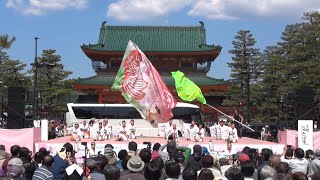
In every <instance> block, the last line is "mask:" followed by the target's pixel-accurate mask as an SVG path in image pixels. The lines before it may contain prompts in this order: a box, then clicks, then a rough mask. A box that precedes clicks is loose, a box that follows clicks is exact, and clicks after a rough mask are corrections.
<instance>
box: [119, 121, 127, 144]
mask: <svg viewBox="0 0 320 180" xmlns="http://www.w3.org/2000/svg"><path fill="white" fill-rule="evenodd" d="M128 138H129V129H128V127H127V125H126V121H122V125H121V128H120V132H119V135H118V138H117V140H116V141H127V140H128Z"/></svg>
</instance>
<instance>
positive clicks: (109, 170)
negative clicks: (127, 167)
mask: <svg viewBox="0 0 320 180" xmlns="http://www.w3.org/2000/svg"><path fill="white" fill-rule="evenodd" d="M102 173H103V174H104V177H105V179H112V180H118V179H119V178H120V169H119V168H118V167H117V166H115V165H110V164H108V165H106V166H105V167H104V169H103V171H102Z"/></svg>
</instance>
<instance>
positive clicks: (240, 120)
mask: <svg viewBox="0 0 320 180" xmlns="http://www.w3.org/2000/svg"><path fill="white" fill-rule="evenodd" d="M233 119H235V120H237V121H239V122H240V123H242V124H244V123H245V122H244V121H243V117H242V116H241V115H240V113H239V110H238V109H235V110H234V114H233ZM234 123H236V124H235V127H236V129H237V132H238V135H239V137H240V138H241V137H242V125H241V124H240V123H238V122H234Z"/></svg>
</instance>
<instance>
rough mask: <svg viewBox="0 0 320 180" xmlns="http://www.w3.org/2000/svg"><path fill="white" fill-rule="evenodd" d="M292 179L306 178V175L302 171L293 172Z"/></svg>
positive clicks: (305, 179) (301, 179) (302, 179)
mask: <svg viewBox="0 0 320 180" xmlns="http://www.w3.org/2000/svg"><path fill="white" fill-rule="evenodd" d="M292 180H308V177H307V175H305V174H303V173H302V172H295V173H293V174H292Z"/></svg>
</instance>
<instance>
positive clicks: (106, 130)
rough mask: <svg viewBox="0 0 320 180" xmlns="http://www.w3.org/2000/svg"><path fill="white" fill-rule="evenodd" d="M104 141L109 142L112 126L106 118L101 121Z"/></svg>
mask: <svg viewBox="0 0 320 180" xmlns="http://www.w3.org/2000/svg"><path fill="white" fill-rule="evenodd" d="M103 130H104V139H106V140H109V139H111V137H112V126H111V124H109V121H108V118H106V119H105V120H104V121H103Z"/></svg>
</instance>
